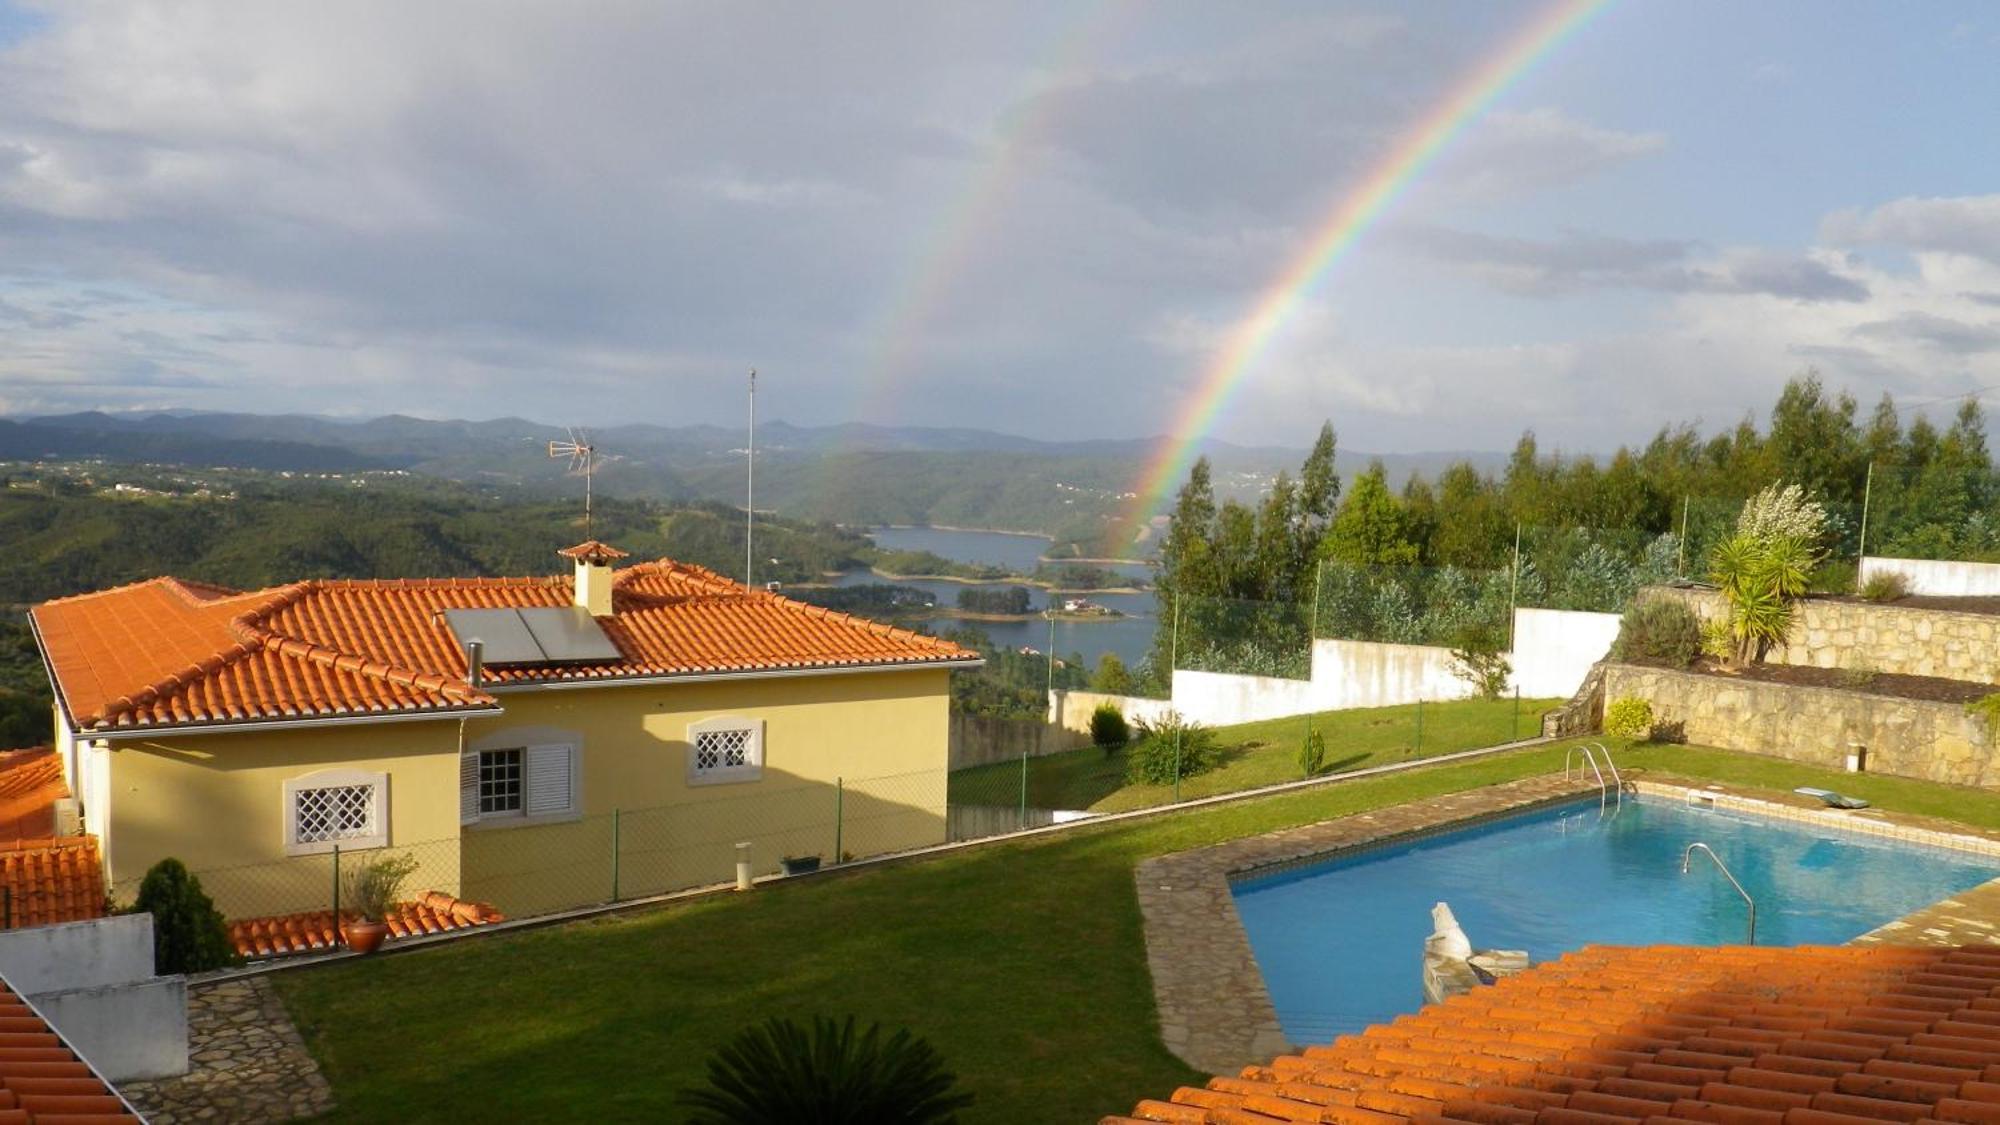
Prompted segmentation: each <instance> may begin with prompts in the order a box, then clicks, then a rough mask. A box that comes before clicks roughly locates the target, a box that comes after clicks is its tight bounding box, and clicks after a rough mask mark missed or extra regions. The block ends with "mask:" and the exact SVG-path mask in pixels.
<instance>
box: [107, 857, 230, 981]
mask: <svg viewBox="0 0 2000 1125" xmlns="http://www.w3.org/2000/svg"><path fill="white" fill-rule="evenodd" d="M132 913H134V914H151V915H152V916H153V971H154V972H156V973H159V974H160V975H162V976H169V975H172V974H174V973H202V972H207V971H208V970H210V969H220V968H223V967H224V966H227V965H232V964H235V963H236V950H235V949H234V948H233V947H231V945H230V944H229V930H228V927H226V926H225V925H224V924H223V921H222V912H221V911H219V910H217V909H216V908H215V902H214V901H213V900H212V899H210V898H209V897H208V895H207V893H206V892H204V891H203V890H202V889H201V880H200V879H197V878H195V877H194V876H193V875H191V874H189V873H188V869H187V865H186V864H183V863H182V862H181V861H180V860H178V859H174V858H172V857H171V856H170V857H168V858H166V859H163V860H161V861H160V862H158V863H156V864H154V865H153V866H152V868H151V869H150V870H148V871H147V872H146V877H145V878H144V879H142V880H140V882H139V900H138V902H136V903H135V904H134V905H133V907H132Z"/></svg>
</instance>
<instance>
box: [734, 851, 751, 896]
mask: <svg viewBox="0 0 2000 1125" xmlns="http://www.w3.org/2000/svg"><path fill="white" fill-rule="evenodd" d="M736 889H737V890H739V891H747V890H749V889H750V841H748V840H745V841H743V842H742V843H740V844H738V845H736Z"/></svg>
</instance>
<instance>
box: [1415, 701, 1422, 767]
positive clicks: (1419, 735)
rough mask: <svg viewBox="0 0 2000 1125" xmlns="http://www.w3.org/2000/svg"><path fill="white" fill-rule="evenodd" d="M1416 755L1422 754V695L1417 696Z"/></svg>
mask: <svg viewBox="0 0 2000 1125" xmlns="http://www.w3.org/2000/svg"><path fill="white" fill-rule="evenodd" d="M1415 753H1416V756H1417V757H1419V758H1421V757H1423V755H1424V697H1423V696H1421V695H1420V696H1418V697H1417V749H1416V752H1415Z"/></svg>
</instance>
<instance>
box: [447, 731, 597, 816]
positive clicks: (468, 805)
mask: <svg viewBox="0 0 2000 1125" xmlns="http://www.w3.org/2000/svg"><path fill="white" fill-rule="evenodd" d="M576 764H577V752H576V747H575V746H571V745H565V744H550V745H543V746H510V747H505V748H502V749H497V750H475V751H471V752H468V753H467V754H465V755H464V756H463V757H461V758H460V759H459V765H458V819H459V823H461V824H472V823H475V822H478V821H488V820H491V821H504V820H507V819H510V818H513V819H520V818H533V817H557V816H572V815H575V814H576V813H577V811H578V809H577V800H576Z"/></svg>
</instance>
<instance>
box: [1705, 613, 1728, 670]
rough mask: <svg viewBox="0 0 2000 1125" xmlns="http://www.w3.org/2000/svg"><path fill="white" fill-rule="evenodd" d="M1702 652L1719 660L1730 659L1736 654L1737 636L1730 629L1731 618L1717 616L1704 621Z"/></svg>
mask: <svg viewBox="0 0 2000 1125" xmlns="http://www.w3.org/2000/svg"><path fill="white" fill-rule="evenodd" d="M1701 654H1702V655H1703V656H1712V657H1714V658H1715V659H1717V660H1728V659H1730V658H1731V657H1734V656H1735V655H1736V636H1735V634H1733V633H1731V632H1730V631H1729V619H1728V618H1726V617H1717V618H1713V619H1711V620H1708V621H1704V622H1702V625H1701Z"/></svg>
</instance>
